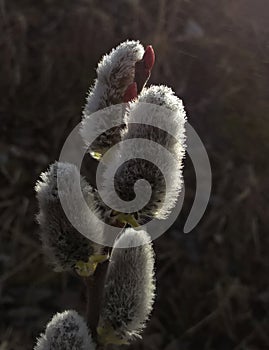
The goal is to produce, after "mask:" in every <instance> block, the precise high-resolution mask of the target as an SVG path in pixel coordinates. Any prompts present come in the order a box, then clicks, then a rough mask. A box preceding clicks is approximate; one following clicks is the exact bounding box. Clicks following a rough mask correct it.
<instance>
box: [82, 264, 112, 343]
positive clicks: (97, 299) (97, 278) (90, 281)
mask: <svg viewBox="0 0 269 350" xmlns="http://www.w3.org/2000/svg"><path fill="white" fill-rule="evenodd" d="M107 269H108V261H105V262H104V263H102V264H98V266H97V269H96V271H95V273H94V276H91V277H87V278H85V279H84V282H85V284H86V287H87V290H86V293H87V295H86V297H87V311H86V320H87V324H88V327H89V329H90V331H91V334H92V337H93V339H94V340H95V341H96V338H97V332H96V328H97V325H98V321H99V314H100V307H101V302H102V296H103V290H104V282H105V277H106V272H107Z"/></svg>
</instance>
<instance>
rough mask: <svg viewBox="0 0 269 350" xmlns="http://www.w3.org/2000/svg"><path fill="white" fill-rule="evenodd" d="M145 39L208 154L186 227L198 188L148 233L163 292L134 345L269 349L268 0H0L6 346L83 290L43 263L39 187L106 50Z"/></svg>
mask: <svg viewBox="0 0 269 350" xmlns="http://www.w3.org/2000/svg"><path fill="white" fill-rule="evenodd" d="M126 39H139V40H140V41H141V42H142V43H143V44H145V45H146V44H152V45H153V47H154V49H155V52H156V57H157V61H156V66H155V68H154V72H153V75H152V77H151V83H165V84H167V85H169V86H171V87H172V88H173V89H174V90H175V91H176V93H177V94H178V95H179V96H180V97H182V98H183V100H184V103H185V106H186V109H187V112H188V116H189V121H190V123H191V124H192V125H193V126H194V127H195V129H196V130H197V132H198V133H199V135H200V137H201V138H202V140H203V142H204V144H205V146H206V148H207V150H208V153H209V157H210V160H211V164H212V171H213V191H212V196H211V200H210V203H209V208H208V210H207V212H206V214H205V216H204V218H203V219H202V221H201V222H200V224H199V225H198V226H197V227H196V228H195V230H194V231H192V232H191V233H190V234H188V235H186V234H183V233H182V227H183V224H184V221H185V219H186V217H187V215H188V211H189V209H190V206H191V203H192V201H193V198H194V194H195V176H194V173H193V169H192V165H191V163H190V160H189V159H187V160H186V167H185V182H186V184H187V193H186V200H185V205H184V209H183V212H182V214H181V215H180V217H179V218H178V220H177V222H176V224H175V225H174V227H173V228H172V229H171V230H170V231H169V232H168V233H167V234H166V235H164V236H162V238H160V239H158V240H157V241H156V242H155V249H156V252H157V284H158V296H157V300H156V304H155V310H154V313H153V317H152V320H151V321H150V323H149V325H148V328H147V330H146V332H145V334H144V338H143V340H142V341H139V342H137V343H135V344H133V345H131V346H130V347H129V348H130V349H149V350H150V349H154V350H155V349H165V350H176V349H181V350H195V349H207V350H209V349H212V350H216V349H217V350H219V349H221V350H222V349H223V350H224V349H225V350H226V349H227V350H230V349H236V350H243V349H248V350H258V349H261V350H262V349H268V348H269V311H268V310H269V280H268V276H269V260H268V255H269V237H268V229H269V222H268V221H269V219H268V218H269V209H268V199H269V198H268V197H269V195H268V193H269V191H268V190H269V188H268V187H269V181H268V161H267V158H268V153H269V142H268V134H269V119H268V117H269V59H268V57H269V3H268V1H266V0H257V1H255V2H253V1H251V0H237V1H233V0H219V1H217V2H216V1H214V0H196V1H194V0H156V1H154V0H151V1H142V0H113V1H111V2H108V1H104V0H99V1H98V0H77V1H69V0H39V1H34V0H20V1H19V0H8V1H7V0H0V123H1V124H0V125H1V131H0V132H1V141H0V177H1V191H0V201H1V202H0V208H1V213H0V227H1V229H0V230H1V231H0V232H1V233H0V234H1V236H0V239H1V243H0V274H1V275H0V313H1V318H0V320H1V321H0V322H1V323H0V349H1V350H7V349H8V350H11V349H16V350H20V349H23V350H26V349H31V348H32V346H33V344H34V342H35V338H36V336H37V335H38V334H39V333H40V331H41V330H43V329H44V326H45V324H46V322H47V321H48V320H49V319H50V318H51V317H52V315H53V313H54V312H56V311H60V310H64V309H65V308H77V309H78V310H79V311H80V312H81V313H83V305H84V304H83V298H84V296H83V287H82V286H81V285H80V283H79V281H77V279H76V278H75V277H74V276H68V275H57V274H55V273H54V272H52V271H51V270H50V268H48V266H47V265H46V263H45V262H44V261H43V257H42V252H41V247H40V242H39V239H38V233H37V232H38V227H37V224H36V222H35V213H36V212H37V203H36V200H35V197H34V190H33V187H34V184H35V181H36V179H37V178H38V176H39V174H40V172H41V171H44V170H45V169H46V168H47V167H48V164H49V163H51V162H53V161H54V160H55V159H57V157H58V155H59V150H60V149H61V145H62V144H63V141H64V139H65V137H66V136H67V135H68V133H69V132H70V130H71V129H72V127H74V126H75V125H76V124H77V123H78V122H79V121H80V118H81V110H82V106H83V104H84V101H85V95H86V91H87V90H88V88H89V86H90V84H91V83H92V82H93V79H94V77H95V70H94V69H95V67H96V64H97V62H98V61H99V59H100V57H101V56H102V55H103V54H104V53H106V52H108V51H109V50H110V49H111V48H112V47H114V46H115V45H117V44H118V43H119V42H121V41H124V40H126Z"/></svg>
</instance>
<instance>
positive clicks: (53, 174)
mask: <svg viewBox="0 0 269 350" xmlns="http://www.w3.org/2000/svg"><path fill="white" fill-rule="evenodd" d="M75 182H76V183H77V184H79V183H80V186H81V191H82V194H83V196H84V199H85V201H86V202H81V200H80V197H79V194H78V193H77V192H76V191H75V188H74V183H75ZM59 183H60V184H61V185H60V186H61V188H59V187H58V185H59ZM35 190H36V195H37V199H38V201H39V208H40V212H39V214H38V216H37V220H38V222H39V224H40V227H41V232H40V234H41V240H42V243H43V248H44V251H45V253H46V254H47V256H48V258H49V260H50V262H51V263H52V264H53V265H54V267H55V270H56V271H62V270H69V269H71V268H72V267H73V266H74V265H75V263H76V262H77V261H79V260H82V261H85V262H86V261H88V258H89V256H90V255H91V254H99V253H100V251H101V247H100V246H99V245H97V244H96V243H94V242H92V241H91V240H89V239H88V238H86V237H85V236H84V235H82V234H81V233H80V232H78V231H77V229H76V228H75V227H74V226H73V225H72V224H71V222H70V221H69V219H68V218H67V217H66V214H65V212H64V211H63V208H62V202H61V200H64V202H65V205H66V206H67V209H68V216H69V218H70V219H71V221H72V222H74V223H76V225H77V227H78V228H81V229H83V230H84V232H85V230H87V232H88V233H90V234H91V235H92V236H91V237H96V236H97V235H98V237H99V241H100V237H102V235H103V226H102V225H101V222H100V221H99V220H98V219H97V217H96V216H95V215H94V214H92V215H89V210H88V209H89V208H88V206H89V207H90V209H91V211H92V212H94V210H95V208H94V206H93V201H94V199H93V194H92V189H91V187H90V186H89V185H88V184H87V182H86V181H85V180H84V179H83V178H82V177H81V176H80V174H79V172H78V170H77V168H76V166H75V165H73V164H68V163H60V162H55V163H54V164H52V165H51V166H50V168H49V170H48V171H47V172H44V173H42V174H41V180H39V181H38V182H37V184H36V186H35ZM60 194H61V200H60V197H59V195H60ZM82 198H83V197H82ZM86 203H87V204H86ZM87 205H88V206H87Z"/></svg>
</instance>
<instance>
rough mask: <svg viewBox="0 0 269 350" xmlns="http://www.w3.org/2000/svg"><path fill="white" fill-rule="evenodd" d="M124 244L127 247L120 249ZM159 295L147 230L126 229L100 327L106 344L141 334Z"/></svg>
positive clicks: (114, 253)
mask: <svg viewBox="0 0 269 350" xmlns="http://www.w3.org/2000/svg"><path fill="white" fill-rule="evenodd" d="M120 247H124V248H120ZM154 296H155V278H154V252H153V248H152V244H151V242H150V236H149V235H148V234H147V233H146V232H145V231H142V230H140V231H137V230H135V229H132V228H128V229H126V230H125V231H124V232H123V233H122V235H121V236H120V237H119V239H118V240H117V241H116V242H115V245H114V248H113V250H112V255H111V261H110V264H109V269H108V273H107V277H106V281H105V287H104V296H103V303H102V308H101V312H100V319H99V324H98V328H97V332H98V335H99V341H100V342H101V343H102V344H128V343H129V342H130V341H131V340H132V339H133V338H136V337H140V334H141V331H142V330H143V329H144V327H145V322H146V321H147V320H148V318H149V315H150V313H151V311H152V305H153V301H154Z"/></svg>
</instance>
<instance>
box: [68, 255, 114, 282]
mask: <svg viewBox="0 0 269 350" xmlns="http://www.w3.org/2000/svg"><path fill="white" fill-rule="evenodd" d="M107 259H108V255H102V254H96V255H91V256H90V257H89V260H88V261H87V262H85V261H81V260H80V261H78V262H77V263H76V265H75V270H76V271H77V274H78V275H80V276H82V277H88V276H91V275H93V274H94V271H95V270H96V267H97V265H98V264H100V263H102V262H104V261H106V260H107Z"/></svg>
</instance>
